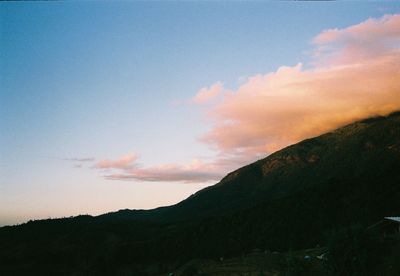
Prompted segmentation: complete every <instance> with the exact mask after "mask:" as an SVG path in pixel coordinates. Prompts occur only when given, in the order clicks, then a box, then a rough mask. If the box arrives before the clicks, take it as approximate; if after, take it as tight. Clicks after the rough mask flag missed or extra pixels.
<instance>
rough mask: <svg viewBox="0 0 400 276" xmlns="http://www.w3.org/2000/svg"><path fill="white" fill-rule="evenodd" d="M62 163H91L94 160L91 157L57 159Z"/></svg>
mask: <svg viewBox="0 0 400 276" xmlns="http://www.w3.org/2000/svg"><path fill="white" fill-rule="evenodd" d="M58 159H60V160H64V161H73V162H93V161H94V160H95V159H94V158H93V157H83V158H79V157H74V158H58Z"/></svg>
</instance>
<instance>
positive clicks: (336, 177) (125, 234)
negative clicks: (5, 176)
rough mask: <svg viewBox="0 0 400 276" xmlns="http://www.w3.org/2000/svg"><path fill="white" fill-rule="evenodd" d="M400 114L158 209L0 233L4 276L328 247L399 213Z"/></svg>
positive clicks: (158, 267)
mask: <svg viewBox="0 0 400 276" xmlns="http://www.w3.org/2000/svg"><path fill="white" fill-rule="evenodd" d="M399 202H400V112H397V113H393V114H391V115H389V116H387V117H377V118H371V119H367V120H363V121H359V122H356V123H353V124H350V125H348V126H345V127H342V128H340V129H338V130H336V131H333V132H331V133H327V134H324V135H321V136H319V137H316V138H312V139H308V140H305V141H302V142H300V143H298V144H295V145H292V146H289V147H287V148H285V149H282V150H280V151H278V152H276V153H274V154H272V155H270V156H268V157H267V158H265V159H262V160H259V161H257V162H255V163H252V164H250V165H248V166H245V167H243V168H240V169H238V170H236V171H234V172H232V173H230V174H228V175H227V176H226V177H225V178H224V179H222V180H221V181H220V182H219V183H218V184H216V185H214V186H211V187H208V188H205V189H203V190H201V191H199V192H197V193H196V194H194V195H192V196H191V197H189V198H187V199H186V200H184V201H182V202H180V203H178V204H176V205H173V206H168V207H162V208H158V209H154V210H148V211H145V210H137V211H134V210H133V211H131V210H122V211H119V212H115V213H109V214H105V215H102V216H99V217H90V216H81V217H77V218H70V219H58V220H44V221H34V222H29V223H27V224H23V225H20V226H14V227H3V228H0V274H2V275H15V274H18V273H20V274H27V273H29V274H35V273H36V274H43V273H42V272H43V271H46V272H47V274H49V272H50V274H52V273H57V274H67V275H69V274H75V275H80V274H96V275H99V274H105V275H107V274H114V275H125V273H128V272H129V273H131V272H135V273H136V275H147V274H150V275H152V274H157V273H161V272H165V271H168V270H170V269H171V268H173V267H175V266H177V265H178V264H180V263H182V262H185V261H187V260H190V259H192V258H198V257H200V258H213V257H220V256H239V255H241V254H243V253H245V252H250V251H252V250H253V249H254V248H260V249H269V250H289V249H300V248H310V247H314V246H316V245H317V244H324V243H325V242H326V239H325V237H326V236H329V233H331V232H332V231H334V230H337V229H341V228H343V227H349V226H354V225H361V226H367V225H369V224H372V223H374V222H376V221H378V220H380V219H381V218H382V217H383V216H398V215H400V205H399V204H398V203H399Z"/></svg>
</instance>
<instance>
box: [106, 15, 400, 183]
mask: <svg viewBox="0 0 400 276" xmlns="http://www.w3.org/2000/svg"><path fill="white" fill-rule="evenodd" d="M312 44H313V46H314V48H313V50H312V55H313V57H314V60H313V63H314V64H315V65H314V66H310V67H305V66H304V65H302V64H300V63H299V64H297V65H294V66H281V67H279V68H278V69H277V70H276V71H275V72H270V73H266V74H258V75H255V76H251V77H248V78H247V80H246V81H245V82H244V83H243V84H242V85H241V86H240V87H238V88H237V89H236V90H229V89H228V88H224V87H223V85H222V82H221V81H219V82H216V83H215V84H212V85H210V87H209V88H207V87H205V88H202V89H201V90H200V91H199V92H198V93H197V94H196V95H195V97H194V98H193V101H194V102H196V103H199V104H200V103H205V102H207V101H210V100H211V99H213V98H215V97H216V96H217V95H218V94H220V93H223V96H222V98H221V99H219V101H217V103H215V104H214V105H211V106H209V107H208V109H206V111H205V113H206V116H207V118H208V119H209V121H210V123H211V124H212V128H211V129H210V130H209V131H208V132H207V133H205V134H204V135H203V136H202V137H201V138H200V141H201V142H203V143H205V144H207V145H209V146H210V147H212V148H213V149H214V150H215V151H216V153H217V157H216V159H215V161H213V162H200V161H199V162H198V163H197V165H195V166H193V165H179V164H162V165H157V166H152V167H148V168H145V169H143V168H142V169H141V168H133V169H129V170H123V172H122V173H120V174H112V175H108V176H106V177H107V179H113V180H129V179H135V180H142V181H182V182H197V181H200V182H201V181H207V180H218V179H219V178H220V177H221V176H223V175H224V174H226V173H228V172H229V171H230V170H233V169H235V168H237V167H240V166H242V165H245V164H246V162H250V161H252V160H256V159H257V158H260V157H264V156H266V155H268V154H270V153H272V152H274V151H276V150H278V149H281V148H283V147H285V146H287V145H290V144H293V143H295V142H298V141H300V140H302V139H305V138H310V137H313V136H316V135H319V134H322V133H325V132H328V131H331V130H333V129H335V128H337V127H340V126H343V125H345V124H347V123H350V122H352V121H355V120H359V119H362V118H365V117H369V116H377V115H385V114H388V113H390V112H393V111H395V110H397V109H399V108H400V15H385V16H383V17H381V18H378V19H368V20H367V21H364V22H362V23H360V24H357V25H354V26H349V27H347V28H344V29H329V30H324V31H322V32H321V33H320V34H317V35H316V36H315V38H314V39H313V40H312ZM226 158H230V159H231V163H230V164H229V165H227V164H226V162H224V159H226ZM225 161H226V160H225ZM101 162H104V164H108V163H107V161H106V160H104V161H101ZM101 162H100V164H101ZM116 162H118V161H116Z"/></svg>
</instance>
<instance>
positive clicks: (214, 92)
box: [192, 82, 224, 104]
mask: <svg viewBox="0 0 400 276" xmlns="http://www.w3.org/2000/svg"><path fill="white" fill-rule="evenodd" d="M223 90H224V87H223V84H222V82H217V83H214V84H213V85H211V86H210V87H203V88H202V89H200V90H199V92H197V94H196V95H195V96H194V98H193V99H192V102H193V103H196V104H204V103H207V102H209V101H211V100H212V99H214V98H216V97H217V96H218V95H219V94H220V93H221V92H222V91H223Z"/></svg>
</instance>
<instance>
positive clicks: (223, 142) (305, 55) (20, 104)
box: [0, 2, 400, 226]
mask: <svg viewBox="0 0 400 276" xmlns="http://www.w3.org/2000/svg"><path fill="white" fill-rule="evenodd" d="M0 18H1V30H0V31H1V36H0V62H1V63H0V226H2V225H8V224H15V223H22V222H24V221H27V220H29V219H39V218H49V217H52V218H54V217H63V216H66V217H68V216H72V215H78V214H92V215H98V214H101V213H106V212H111V211H116V210H118V209H150V208H155V207H159V206H165V205H170V204H175V203H177V202H179V201H181V200H183V199H185V198H186V197H188V196H190V195H191V194H193V193H195V192H196V191H198V190H200V189H202V188H204V187H207V186H209V185H212V184H215V183H217V182H218V181H219V180H220V179H221V178H222V177H223V176H225V175H226V174H227V173H228V172H230V171H232V170H235V169H237V168H239V167H241V166H243V165H246V164H248V163H251V162H253V161H255V160H257V159H260V158H263V157H266V156H267V155H269V154H271V153H272V152H274V151H276V150H279V149H281V148H283V147H285V146H287V145H290V144H293V143H296V142H298V141H300V140H302V139H305V138H310V137H313V136H317V135H320V134H322V133H324V132H327V131H330V130H333V129H335V128H337V127H340V126H343V125H345V124H347V123H350V122H353V121H355V120H359V119H362V118H365V117H369V116H376V115H386V114H388V113H390V112H393V111H396V110H398V109H400V4H398V3H395V2H381V3H372V2H371V3H361V2H360V3H359V2H353V3H345V2H339V3H294V2H293V3H276V2H267V3H258V2H254V3H252V2H238V3H236V2H235V3H230V5H229V6H228V5H227V4H226V3H222V2H221V3H213V2H205V3H203V2H198V3H197V2H193V3H181V2H169V3H161V2H151V3H145V2H132V3H130V2H119V3H118V2H117V3H112V2H81V3H79V2H78V3H73V2H54V3H47V2H38V3H33V2H32V3H31V2H21V3H16V2H10V3H1V4H0Z"/></svg>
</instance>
